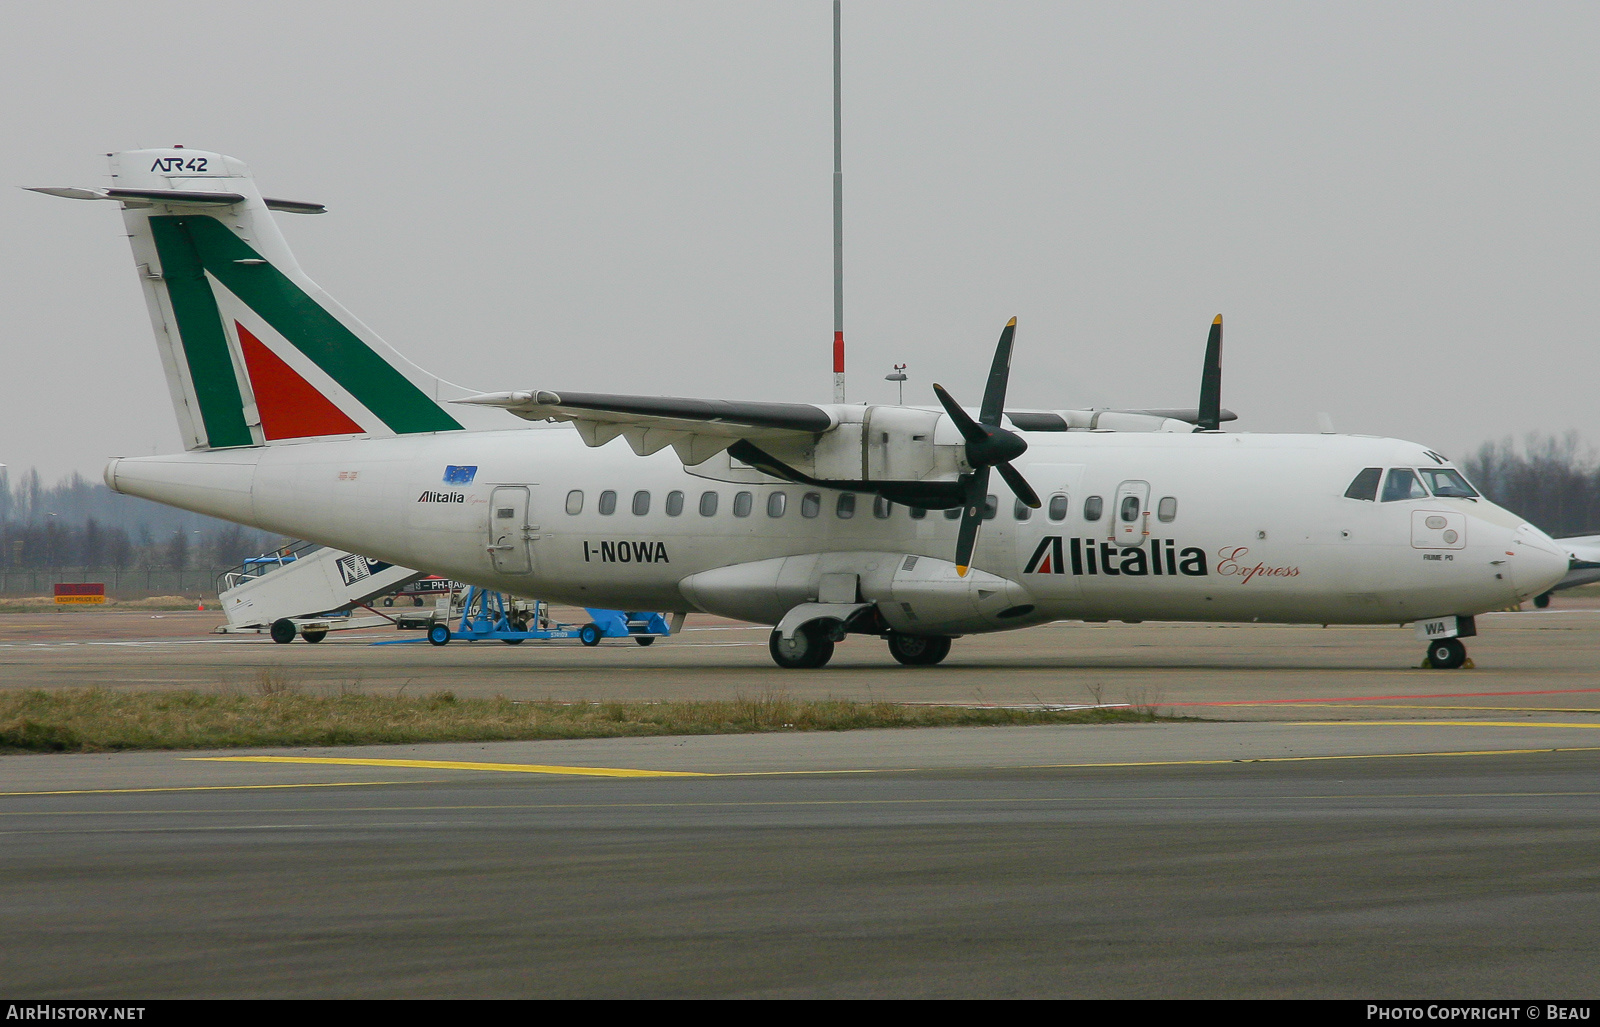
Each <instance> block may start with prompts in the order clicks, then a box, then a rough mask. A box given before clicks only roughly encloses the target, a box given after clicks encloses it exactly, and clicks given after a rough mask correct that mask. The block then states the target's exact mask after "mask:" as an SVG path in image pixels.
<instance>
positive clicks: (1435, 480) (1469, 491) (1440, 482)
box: [1417, 467, 1478, 499]
mask: <svg viewBox="0 0 1600 1027" xmlns="http://www.w3.org/2000/svg"><path fill="white" fill-rule="evenodd" d="M1417 473H1418V474H1420V475H1422V480H1423V481H1424V482H1425V483H1427V486H1428V488H1430V489H1432V490H1433V494H1434V495H1436V496H1444V497H1445V498H1447V499H1474V498H1476V497H1477V495H1478V490H1477V489H1475V488H1473V487H1472V486H1471V485H1468V484H1467V479H1465V478H1463V477H1462V476H1461V472H1460V471H1458V470H1456V469H1455V468H1454V467H1421V468H1418V469H1417Z"/></svg>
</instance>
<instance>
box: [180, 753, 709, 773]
mask: <svg viewBox="0 0 1600 1027" xmlns="http://www.w3.org/2000/svg"><path fill="white" fill-rule="evenodd" d="M185 758H186V759H188V760H193V761H195V762H210V763H320V764H330V765H333V766H338V767H409V768H414V769H417V770H492V771H499V772H501V773H508V774H571V775H575V776H578V777H718V776H720V775H717V774H698V773H695V772H694V771H690V770H633V769H630V768H626V767H555V766H546V765H544V764H540V763H465V762H459V761H455V760H365V759H347V758H344V757H339V756H189V757H185Z"/></svg>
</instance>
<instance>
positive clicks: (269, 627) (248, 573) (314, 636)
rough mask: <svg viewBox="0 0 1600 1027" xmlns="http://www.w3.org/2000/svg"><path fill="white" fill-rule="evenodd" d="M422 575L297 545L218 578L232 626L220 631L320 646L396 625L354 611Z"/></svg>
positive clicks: (352, 555) (356, 556) (309, 544)
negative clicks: (331, 638)
mask: <svg viewBox="0 0 1600 1027" xmlns="http://www.w3.org/2000/svg"><path fill="white" fill-rule="evenodd" d="M423 575H424V572H423V571H418V570H412V569H411V568H409V567H399V566H396V565H395V564H389V563H383V562H381V561H378V560H371V559H368V558H367V557H365V556H361V555H359V554H356V553H347V552H345V551H344V550H341V549H330V548H328V547H326V546H319V545H317V544H316V543H313V542H297V543H294V544H293V545H290V546H285V547H284V548H283V549H280V550H278V551H276V552H273V553H266V554H263V555H261V556H257V557H252V558H251V559H248V560H246V561H244V562H243V563H242V564H240V565H239V566H238V567H235V568H234V569H232V570H230V571H225V572H224V573H223V574H221V575H220V576H219V577H218V579H217V593H218V598H219V599H221V600H222V612H223V613H224V614H225V615H226V616H227V618H228V623H227V624H225V625H223V626H222V627H220V628H218V629H217V630H218V631H219V632H226V633H241V632H254V633H257V634H261V633H265V634H270V635H271V636H272V640H273V641H274V642H292V641H294V638H295V636H296V635H299V636H300V637H301V638H304V639H305V640H306V641H307V642H320V641H322V640H323V639H324V638H325V637H327V634H328V632H330V631H347V630H351V629H354V628H369V627H379V626H382V625H385V624H391V623H393V621H392V620H391V619H389V618H387V617H384V616H382V615H380V614H376V613H374V614H372V615H371V616H366V617H362V616H355V615H354V614H353V611H354V610H355V609H356V608H358V607H361V606H364V605H365V604H367V603H368V602H370V601H372V600H373V599H376V598H377V597H378V596H381V595H384V594H386V593H389V592H393V591H394V590H396V589H398V588H402V587H404V586H405V585H408V584H410V583H411V582H413V581H416V580H417V579H419V578H421V577H423Z"/></svg>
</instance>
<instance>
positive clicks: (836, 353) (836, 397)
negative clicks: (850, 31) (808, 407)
mask: <svg viewBox="0 0 1600 1027" xmlns="http://www.w3.org/2000/svg"><path fill="white" fill-rule="evenodd" d="M842 138H843V133H842V132H841V126H840V103H839V0H833V401H834V402H835V403H843V402H844V160H843V157H842V155H841V152H840V151H841V142H842Z"/></svg>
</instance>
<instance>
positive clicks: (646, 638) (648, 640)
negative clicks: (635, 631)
mask: <svg viewBox="0 0 1600 1027" xmlns="http://www.w3.org/2000/svg"><path fill="white" fill-rule="evenodd" d="M633 640H634V641H635V642H638V643H639V644H640V645H654V644H655V640H656V636H654V635H634V636H633Z"/></svg>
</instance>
